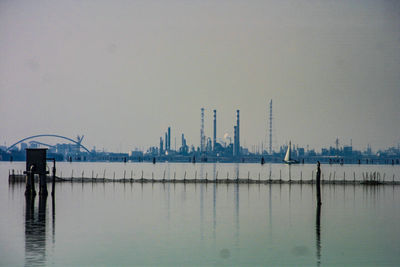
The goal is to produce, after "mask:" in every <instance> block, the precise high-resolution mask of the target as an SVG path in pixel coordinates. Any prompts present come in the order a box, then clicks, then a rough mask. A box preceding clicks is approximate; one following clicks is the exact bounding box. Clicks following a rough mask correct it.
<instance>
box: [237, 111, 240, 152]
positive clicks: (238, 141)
mask: <svg viewBox="0 0 400 267" xmlns="http://www.w3.org/2000/svg"><path fill="white" fill-rule="evenodd" d="M236 155H237V156H240V120H239V110H236Z"/></svg>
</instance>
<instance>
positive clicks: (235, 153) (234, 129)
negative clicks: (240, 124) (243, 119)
mask: <svg viewBox="0 0 400 267" xmlns="http://www.w3.org/2000/svg"><path fill="white" fill-rule="evenodd" d="M233 156H234V157H236V156H237V126H236V125H235V126H233Z"/></svg>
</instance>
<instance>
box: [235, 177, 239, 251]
mask: <svg viewBox="0 0 400 267" xmlns="http://www.w3.org/2000/svg"><path fill="white" fill-rule="evenodd" d="M234 190H235V219H236V243H237V244H239V184H238V183H236V184H235V189H234Z"/></svg>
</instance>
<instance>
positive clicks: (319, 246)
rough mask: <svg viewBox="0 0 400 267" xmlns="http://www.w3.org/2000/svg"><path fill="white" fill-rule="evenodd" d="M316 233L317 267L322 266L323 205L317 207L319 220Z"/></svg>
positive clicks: (317, 220)
mask: <svg viewBox="0 0 400 267" xmlns="http://www.w3.org/2000/svg"><path fill="white" fill-rule="evenodd" d="M315 231H316V239H317V265H318V266H320V264H321V205H317V219H316V222H315Z"/></svg>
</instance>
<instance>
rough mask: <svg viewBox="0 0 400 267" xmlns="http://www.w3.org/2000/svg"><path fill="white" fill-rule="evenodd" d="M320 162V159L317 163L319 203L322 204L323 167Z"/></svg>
mask: <svg viewBox="0 0 400 267" xmlns="http://www.w3.org/2000/svg"><path fill="white" fill-rule="evenodd" d="M320 165H321V164H320V162H319V161H318V163H317V183H316V185H317V204H318V205H321V204H322V202H321V168H320Z"/></svg>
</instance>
